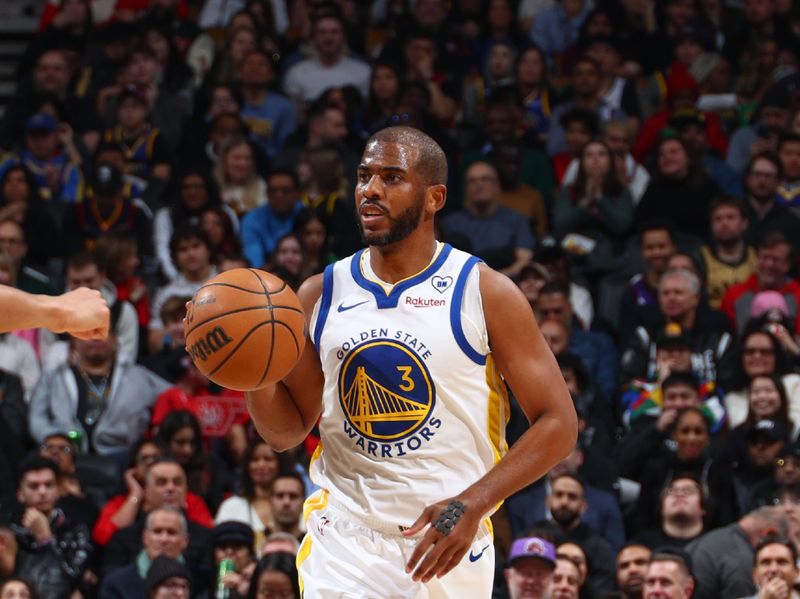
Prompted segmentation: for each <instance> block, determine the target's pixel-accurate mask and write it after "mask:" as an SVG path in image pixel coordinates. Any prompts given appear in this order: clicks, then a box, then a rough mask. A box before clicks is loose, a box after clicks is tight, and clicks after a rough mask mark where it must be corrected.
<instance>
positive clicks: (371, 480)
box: [311, 244, 508, 526]
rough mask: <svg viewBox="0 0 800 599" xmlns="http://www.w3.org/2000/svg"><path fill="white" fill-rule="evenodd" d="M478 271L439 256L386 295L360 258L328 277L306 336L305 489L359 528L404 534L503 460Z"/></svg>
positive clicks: (499, 392)
mask: <svg viewBox="0 0 800 599" xmlns="http://www.w3.org/2000/svg"><path fill="white" fill-rule="evenodd" d="M478 262H479V260H478V259H477V258H475V257H474V256H470V255H469V254H466V253H464V252H461V251H459V250H456V249H453V248H452V247H450V246H449V245H446V244H439V246H438V248H437V253H436V256H435V257H434V259H433V261H432V262H431V264H430V265H429V266H428V267H427V268H426V269H425V270H423V271H422V272H420V273H419V274H417V275H415V276H413V277H410V278H408V279H405V280H403V281H400V282H398V283H397V284H395V285H394V286H390V285H387V284H386V283H383V282H381V281H379V280H378V279H377V277H376V276H375V275H374V273H373V272H372V269H371V268H370V264H369V250H362V251H360V252H358V253H356V254H355V255H353V256H351V257H350V258H346V259H344V260H341V261H339V262H337V263H335V264H332V265H330V266H328V267H327V268H326V270H325V273H324V275H323V291H322V296H321V297H320V300H319V301H318V302H317V305H316V306H315V308H314V314H313V317H312V327H311V329H312V330H311V338H312V339H313V341H314V344H315V346H316V348H317V352H318V353H319V357H320V361H321V363H322V369H323V371H324V373H325V388H324V393H323V404H324V406H323V412H322V418H321V422H320V433H321V438H322V443H321V445H320V447H319V448H318V449H317V452H316V453H315V455H314V457H313V458H312V463H311V478H312V480H313V481H314V482H315V483H316V484H318V485H319V486H320V487H322V488H323V489H327V490H328V492H329V493H330V496H331V498H332V499H333V500H335V501H338V502H339V503H340V504H342V505H343V506H344V507H346V508H347V509H349V510H350V511H352V512H353V513H355V514H356V515H358V516H361V517H364V518H373V519H379V520H382V521H385V522H387V523H389V524H392V525H394V524H397V525H398V526H408V525H410V524H411V523H413V522H414V520H416V518H417V517H418V516H419V515H420V513H421V511H422V509H423V508H424V507H425V506H426V505H428V504H430V503H433V502H435V501H439V500H442V499H446V498H448V497H451V496H453V495H456V494H458V493H460V492H461V491H463V490H464V489H465V488H466V487H468V486H469V485H470V484H472V483H474V482H475V481H476V480H478V479H479V478H480V477H482V476H483V475H484V474H485V473H486V472H487V471H488V470H489V469H490V468H491V467H492V466H493V465H494V464H495V463H496V461H497V460H499V459H500V457H501V456H502V455H503V454H504V453H505V451H506V443H505V424H506V420H507V415H508V399H507V396H506V392H505V385H504V384H503V382H502V380H501V379H500V375H499V373H498V372H497V370H496V369H495V366H494V361H493V360H492V356H491V354H490V351H489V340H488V335H487V332H486V324H485V321H484V316H483V306H482V303H481V296H480V289H479V269H478V268H477V264H478Z"/></svg>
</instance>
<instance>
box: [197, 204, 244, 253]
mask: <svg viewBox="0 0 800 599" xmlns="http://www.w3.org/2000/svg"><path fill="white" fill-rule="evenodd" d="M234 218H235V215H231V214H230V209H227V206H214V207H209V208H207V209H206V210H205V211H204V212H203V215H202V216H201V217H200V227H201V228H202V229H203V231H205V232H206V235H208V240H209V241H210V242H211V247H212V249H213V254H214V255H215V256H217V259H221V258H222V257H223V256H232V255H236V254H241V253H242V242H241V241H239V237H238V236H237V234H236V229H235V228H234V220H233V219H234Z"/></svg>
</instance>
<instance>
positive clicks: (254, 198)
mask: <svg viewBox="0 0 800 599" xmlns="http://www.w3.org/2000/svg"><path fill="white" fill-rule="evenodd" d="M242 145H246V146H247V147H248V148H249V149H250V155H251V163H252V166H251V169H250V176H249V177H248V178H247V181H245V183H244V185H242V187H243V188H244V192H243V193H242V199H241V205H242V207H244V208H245V210H250V209H252V208H255V207H256V206H258V205H259V201H258V199H259V198H258V196H259V190H260V188H261V187H262V185H263V181H262V179H261V177H259V176H258V173H257V172H256V163H255V156H254V155H253V147H252V146H251V145H250V142H249V141H248V140H247V139H246V138H245V137H242V136H241V135H235V136H234V137H232V138H230V139H229V140H228V141H227V142H225V143H224V144H223V146H222V148H220V151H219V158H218V159H217V163H216V164H215V165H214V179H215V180H216V181H217V185H219V189H220V192H221V193H220V195H222V196H223V198H224V196H225V191H226V190H228V189H230V188H231V187H232V186H233V184H232V183H231V182H230V181H228V177H227V174H226V172H225V163H226V162H227V160H228V154H230V153H231V152H232V151H233V150H234V149H236V148H238V147H239V146H242ZM259 183H261V184H262V185H259ZM234 209H235V210H236V207H235V206H234ZM237 212H240V211H239V210H237Z"/></svg>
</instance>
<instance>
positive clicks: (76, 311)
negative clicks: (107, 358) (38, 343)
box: [0, 285, 110, 339]
mask: <svg viewBox="0 0 800 599" xmlns="http://www.w3.org/2000/svg"><path fill="white" fill-rule="evenodd" d="M109 318H110V312H109V310H108V305H107V304H106V300H104V299H103V296H102V295H100V292H99V291H95V290H94V289H87V288H85V287H81V288H80V289H75V290H74V291H70V292H68V293H64V294H63V295H59V296H50V295H35V294H32V293H25V292H24V291H20V290H19V289H14V288H13V287H8V286H6V285H0V333H7V332H9V331H15V330H20V329H39V328H42V329H50V330H51V331H53V332H54V333H69V334H71V335H73V336H75V337H80V338H81V339H104V338H105V337H108V326H109Z"/></svg>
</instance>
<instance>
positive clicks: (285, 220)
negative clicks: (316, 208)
mask: <svg viewBox="0 0 800 599" xmlns="http://www.w3.org/2000/svg"><path fill="white" fill-rule="evenodd" d="M302 209H303V202H301V201H299V200H298V201H297V203H296V204H295V205H294V206H293V207H292V209H291V211H290V212H289V213H288V214H284V215H278V214H275V212H274V211H273V210H272V206H270V205H269V204H266V205H264V206H259V207H258V208H254V209H253V210H251V211H250V212H248V213H247V215H246V216H245V217H244V218H243V219H242V248H243V252H244V257H245V258H247V261H248V262H249V263H250V264H251V265H252V266H253V267H255V268H260V267H261V266H263V265H264V263H265V262H266V261H267V259H268V258H269V255H270V254H271V253H272V252H274V251H275V245H276V244H277V243H278V240H279V239H280V238H281V237H283V236H284V235H288V234H289V233H291V232H292V225H293V224H294V217H295V215H296V214H297V213H298V212H300V211H301V210H302Z"/></svg>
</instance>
